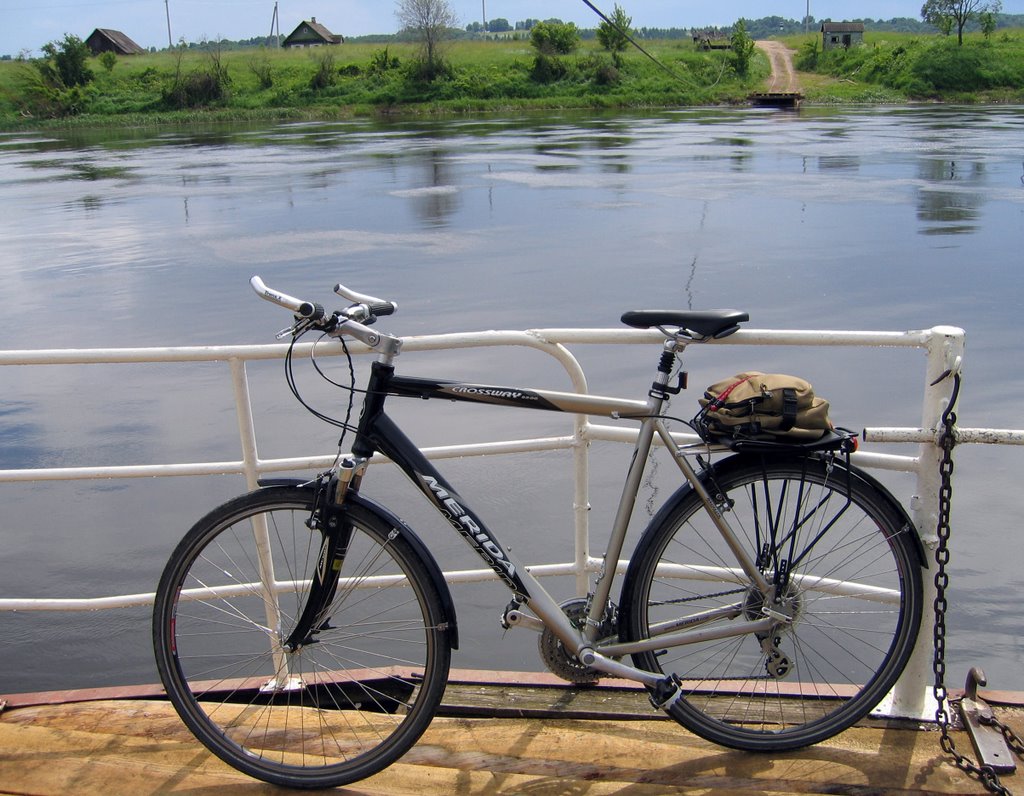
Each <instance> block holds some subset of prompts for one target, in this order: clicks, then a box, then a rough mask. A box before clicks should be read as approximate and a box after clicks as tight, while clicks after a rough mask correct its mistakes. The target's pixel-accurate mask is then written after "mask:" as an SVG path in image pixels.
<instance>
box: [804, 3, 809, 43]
mask: <svg viewBox="0 0 1024 796" xmlns="http://www.w3.org/2000/svg"><path fill="white" fill-rule="evenodd" d="M810 32H811V0H807V13H806V14H804V35H805V36H806V35H807V34H808V33H810Z"/></svg>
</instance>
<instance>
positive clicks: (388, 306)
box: [367, 301, 398, 318]
mask: <svg viewBox="0 0 1024 796" xmlns="http://www.w3.org/2000/svg"><path fill="white" fill-rule="evenodd" d="M367 309H369V310H370V314H371V315H372V316H374V317H375V318H377V317H380V316H381V315H391V314H393V313H394V312H395V310H396V309H398V305H397V304H395V302H393V301H381V302H376V303H374V304H368V305H367Z"/></svg>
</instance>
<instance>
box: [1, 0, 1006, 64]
mask: <svg viewBox="0 0 1024 796" xmlns="http://www.w3.org/2000/svg"><path fill="white" fill-rule="evenodd" d="M449 2H450V4H451V6H452V8H453V9H454V10H455V13H456V14H457V15H458V16H459V18H460V20H461V22H462V25H463V26H465V25H467V24H469V23H470V22H475V21H478V20H481V19H482V18H483V14H484V11H485V10H486V14H487V19H496V18H499V17H504V18H505V19H507V20H509V22H511V23H513V24H515V22H516V21H517V20H522V19H528V18H534V19H549V18H551V17H557V18H559V19H562V20H564V21H566V22H575V23H576V24H577V25H579V26H581V27H588V28H592V27H595V26H596V24H597V22H598V21H599V20H598V18H597V17H596V15H595V14H594V12H593V11H591V10H590V9H589V8H588V7H587V6H586V5H585V4H584V3H583V2H582V0H449ZM592 2H594V5H596V6H597V7H598V8H600V9H601V10H602V11H604V12H606V13H609V12H610V11H611V9H612V7H613V4H614V2H615V0H592ZM921 2H922V0H897V1H896V2H880V1H877V0H857V1H855V0H831V1H830V0H810V13H811V15H812V16H813V17H815V18H816V19H826V18H831V19H833V20H843V19H862V18H869V19H879V18H882V19H890V18H892V17H914V18H917V17H918V16H919V15H920V12H921ZM619 5H621V6H622V7H623V9H625V11H626V13H627V14H629V15H630V16H631V17H632V18H633V26H634V27H652V28H660V27H677V28H689V27H706V26H710V25H731V24H732V23H733V22H735V21H736V20H737V19H739V18H741V17H746V18H748V19H758V18H760V17H764V16H773V15H777V16H781V17H785V18H787V19H802V18H803V16H804V14H805V13H806V12H807V7H808V0H771V2H764V0H714V2H708V0H705V2H686V1H685V0H684V1H680V0H619ZM274 6H275V3H274V0H0V13H2V20H3V23H2V24H0V55H5V54H6V55H11V56H17V55H18V54H19V53H21V52H22V51H28V54H30V55H38V54H39V48H40V47H41V46H42V45H44V44H46V43H47V42H50V41H56V40H59V39H62V38H64V34H66V33H71V34H74V35H76V36H78V37H79V38H82V39H85V38H86V37H87V36H88V35H89V34H90V33H92V31H93V29H95V28H113V29H114V30H119V31H121V32H122V33H125V34H127V35H128V36H129V37H131V38H132V39H134V40H135V41H136V42H138V43H139V44H140V45H142V46H143V47H146V48H149V47H158V48H159V47H166V46H167V44H168V38H169V37H168V17H169V18H170V34H171V35H170V40H171V41H173V42H177V41H178V40H179V39H182V38H184V39H185V41H189V42H196V41H202V40H203V39H222V38H223V39H248V38H252V37H254V36H266V35H268V34H269V33H270V30H271V22H272V20H273V15H274ZM396 6H397V3H396V2H394V0H278V2H277V7H278V18H279V20H280V29H281V34H282V35H287V34H288V33H290V32H291V31H292V30H294V29H295V27H296V25H298V24H299V23H300V22H301V21H302V20H304V19H309V18H310V17H316V18H317V20H318V21H319V22H321V23H322V24H324V25H325V26H326V27H327V28H328V29H329V30H331V31H332V32H333V33H340V34H342V35H345V36H361V35H365V34H369V33H394V32H395V31H396V30H397V28H398V24H397V22H396V20H395V8H396ZM1003 11H1004V12H1006V13H1008V14H1022V13H1024V0H1003Z"/></svg>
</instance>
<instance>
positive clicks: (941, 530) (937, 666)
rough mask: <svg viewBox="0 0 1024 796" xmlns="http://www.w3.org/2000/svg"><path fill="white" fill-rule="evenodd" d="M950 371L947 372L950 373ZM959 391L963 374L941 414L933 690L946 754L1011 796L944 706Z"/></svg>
mask: <svg viewBox="0 0 1024 796" xmlns="http://www.w3.org/2000/svg"><path fill="white" fill-rule="evenodd" d="M948 375H949V374H948V373H947V374H945V375H944V376H943V377H942V378H945V376H948ZM959 392H960V374H959V373H955V374H953V393H952V395H951V396H950V399H949V404H948V405H947V407H946V410H945V411H944V412H943V413H942V436H941V437H940V439H939V444H940V446H941V447H942V461H941V462H940V464H939V475H940V478H941V484H940V486H939V516H938V522H937V526H936V534H937V536H938V538H939V543H938V545H937V546H936V548H935V563H936V570H935V602H934V606H933V607H934V611H935V628H934V641H935V654H934V658H933V660H932V669H933V672H934V675H935V681H934V685H933V687H932V692H933V694H934V695H935V702H936V709H935V723H936V724H937V725H938V727H939V732H940V733H941V735H942V737H941V739H940V745H941V746H942V750H943V751H944V752H946V754H948V755H950V756H951V757H952V758H953V762H954V764H955V765H956V767H957V768H959V769H960V770H961V771H963V772H964V773H965V774H967V776H969V777H976V778H977V779H978V781H979V782H980V783H981V784H982V785H983V786H984V787H985V789H986V790H987V791H989V792H990V793H998V794H1005V796H1012V793H1011V791H1010V790H1009V789H1008V788H1007V787H1006V786H1005V785H1003V784H1002V782H1001V781H1000V779H999V775H998V774H997V773H996V772H995V770H993V768H992V767H991V766H985V765H978V764H977V763H975V762H974V761H973V760H971V759H970V758H969V757H966V756H964V755H962V754H960V752H959V751H957V748H956V743H955V742H954V741H953V736H952V735H950V733H949V725H950V720H949V716H948V715H947V714H946V710H945V707H944V705H945V704H946V703H948V704H949V707H950V709H952V708H953V707H954V703H955V700H950V699H948V698H947V692H946V686H945V680H946V610H947V608H948V607H949V605H948V602H947V600H946V589H947V588H948V587H949V575H948V573H947V572H946V566H947V565H948V564H949V537H950V532H951V531H950V524H949V522H950V513H951V506H952V497H953V448H954V446H955V445H956V413H955V412H954V411H953V407H954V406H955V405H956V399H957V394H958V393H959ZM990 721H991V724H992V726H994V727H996V728H997V729H998V730H999V731H1000V732H1001V733H1002V734H1003V737H1004V738H1006V740H1007V743H1008V744H1009V745H1010V747H1011V748H1012V749H1013V751H1014V752H1016V753H1017V755H1018V756H1019V757H1021V758H1024V744H1022V743H1021V740H1020V739H1019V738H1018V737H1017V735H1016V734H1015V733H1014V732H1013V730H1011V729H1010V728H1009V727H1007V726H1006V725H1005V724H1002V723H1001V722H999V721H998V720H997V719H995V718H994V717H993V718H992V719H991V720H990Z"/></svg>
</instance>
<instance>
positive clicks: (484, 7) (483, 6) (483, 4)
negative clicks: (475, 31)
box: [480, 0, 487, 31]
mask: <svg viewBox="0 0 1024 796" xmlns="http://www.w3.org/2000/svg"><path fill="white" fill-rule="evenodd" d="M480 6H481V13H482V14H483V18H484V30H485V31H486V30H487V0H480Z"/></svg>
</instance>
